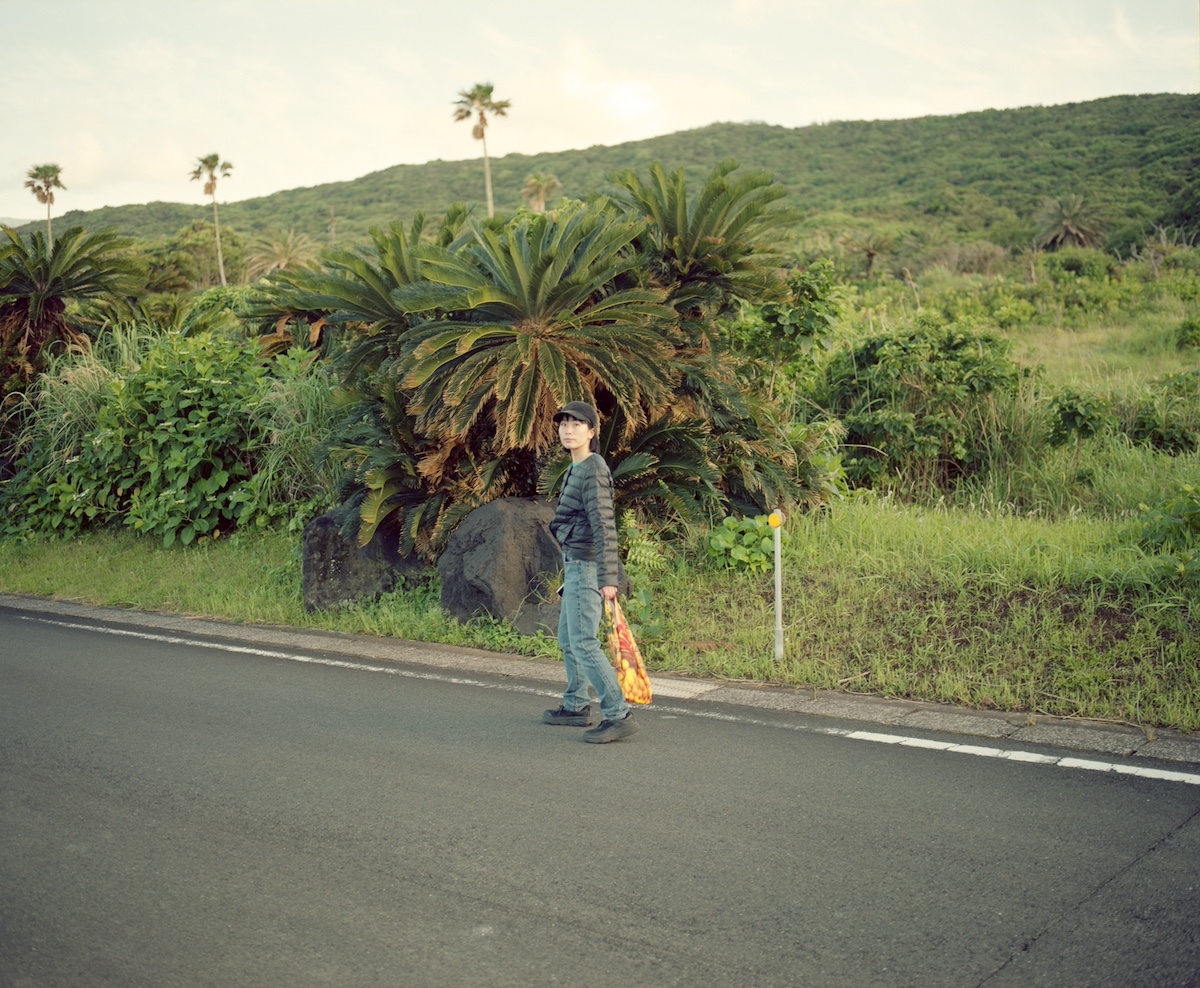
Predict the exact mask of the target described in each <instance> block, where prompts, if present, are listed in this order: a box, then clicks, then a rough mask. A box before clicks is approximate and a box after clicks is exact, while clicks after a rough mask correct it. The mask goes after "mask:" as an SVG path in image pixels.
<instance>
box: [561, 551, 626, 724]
mask: <svg viewBox="0 0 1200 988" xmlns="http://www.w3.org/2000/svg"><path fill="white" fill-rule="evenodd" d="M603 612H604V598H603V597H601V596H600V587H599V586H597V568H596V563H595V562H594V561H589V560H586V559H565V560H564V561H563V595H562V609H561V610H560V611H559V617H558V644H559V646H560V647H561V648H562V653H563V664H564V665H565V666H566V667H567V690H566V692H565V693H563V706H564V707H566V708H567V709H568V710H580V709H582V708H583V707H585V706H587V705H588V703H589V702H590V697H589V696H588V683H589V682H590V683H591V685H592V686H593V687H595V690H596V695H597V696H598V697H599V698H600V715H601V716H602V717H603V718H604V719H605V720H620V719H621V718H622V717H624V716H625V715H626V714H627V713H629V704H628V703H626V702H625V695H624V694H623V693H622V692H621V684H620V683H619V682H617V673H616V671H615V670H614V669H613V667H612V663H611V662H609V660H608V656H607V655H605V654H604V650H603V649H602V648H601V647H600V639H599V638H598V637H597V632H598V631H599V630H600V615H601V614H602V613H603Z"/></svg>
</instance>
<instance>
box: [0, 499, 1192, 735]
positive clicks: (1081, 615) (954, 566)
mask: <svg viewBox="0 0 1200 988" xmlns="http://www.w3.org/2000/svg"><path fill="white" fill-rule="evenodd" d="M1117 527H1118V526H1115V525H1114V524H1111V523H1106V522H1100V521H1095V520H1088V519H1084V518H1076V519H1072V520H1068V521H1045V520H1039V519H1029V518H1015V517H1012V516H1006V515H1004V514H996V513H990V514H989V513H984V512H980V511H964V510H960V509H952V508H944V509H919V508H911V507H903V506H900V505H897V504H894V503H891V502H889V501H886V500H885V501H877V500H861V501H851V502H847V503H845V504H842V505H840V506H838V507H837V508H835V509H834V510H833V511H831V512H829V513H828V514H826V515H823V516H820V517H809V518H803V519H796V520H794V521H792V522H791V523H790V524H789V526H788V530H789V534H790V539H789V542H788V545H787V549H786V553H785V574H786V575H785V598H786V602H785V608H786V610H785V614H786V623H787V629H786V639H787V643H786V654H785V658H784V660H783V661H782V662H781V663H776V662H775V661H774V660H773V651H774V637H773V620H774V618H773V614H774V605H773V596H772V594H773V590H772V586H771V579H770V577H769V576H752V575H749V574H744V573H725V572H717V571H714V570H712V569H710V568H708V567H707V566H705V565H703V563H700V562H694V561H691V560H690V559H688V558H687V557H686V556H683V557H680V558H679V559H677V560H676V561H675V562H674V564H673V565H672V566H671V567H669V568H668V570H667V571H666V572H665V573H663V574H661V575H660V576H659V577H658V578H657V579H655V581H654V583H653V584H652V586H651V591H652V594H653V597H654V599H655V600H656V601H658V602H663V605H662V606H663V608H664V611H665V613H664V614H663V615H662V632H661V635H659V636H657V637H655V638H654V639H652V640H647V641H646V642H645V645H646V649H645V651H646V654H647V657H648V660H649V662H650V664H651V667H652V669H654V670H658V671H663V672H665V671H670V672H673V673H683V674H690V675H700V676H714V677H719V678H729V679H748V680H755V681H764V682H771V683H778V684H786V685H806V686H816V687H819V688H825V689H846V690H851V691H858V692H866V693H871V694H876V695H884V696H896V697H910V698H915V699H924V700H936V701H943V702H955V703H966V704H971V705H975V706H979V707H985V708H991V709H1000V710H1014V711H1018V710H1024V711H1030V712H1033V713H1036V712H1042V713H1046V714H1053V715H1058V716H1080V717H1089V718H1104V719H1113V720H1119V721H1124V722H1129V723H1135V724H1139V725H1141V726H1143V727H1144V728H1147V729H1150V728H1153V727H1171V728H1176V729H1180V730H1186V731H1193V730H1198V729H1200V704H1198V703H1197V699H1198V698H1200V662H1198V652H1200V645H1198V644H1197V640H1198V638H1200V636H1197V634H1196V631H1197V628H1196V622H1195V616H1194V613H1193V604H1194V597H1193V598H1189V597H1188V596H1186V595H1184V594H1172V593H1168V594H1163V593H1161V592H1158V593H1151V592H1149V591H1146V590H1144V589H1139V587H1138V579H1137V568H1138V562H1137V558H1136V553H1134V552H1133V551H1132V550H1131V549H1130V548H1129V547H1128V546H1125V545H1123V544H1122V543H1121V542H1120V540H1119V539H1117V538H1115V537H1114V533H1115V532H1116V530H1117ZM299 583H300V572H299V564H298V562H297V558H296V550H295V537H294V536H287V535H285V534H283V533H269V534H267V535H264V536H261V537H240V536H235V537H234V538H232V539H229V540H226V541H223V542H216V543H211V544H208V545H203V546H196V547H192V548H189V549H187V550H182V549H174V550H169V551H164V550H161V549H159V548H158V547H157V546H156V544H154V543H153V542H151V541H149V540H144V539H142V540H139V539H136V538H134V537H132V536H130V535H127V534H119V535H113V534H95V535H90V536H87V537H85V538H82V539H79V540H78V541H75V542H72V543H67V544H63V543H56V542H35V543H29V544H25V545H16V544H10V545H6V546H4V547H2V548H0V589H3V590H5V591H9V592H17V593H30V594H38V595H44V596H48V597H56V598H60V599H69V600H76V601H82V602H86V603H92V604H104V605H109V606H118V607H131V608H141V609H147V610H161V611H170V612H178V613H187V614H196V615H205V616H212V617H216V618H222V619H227V620H232V621H238V622H265V623H277V624H285V625H292V626H297V627H307V628H325V629H330V630H338V631H350V632H361V633H366V634H375V635H392V636H396V637H400V638H406V639H413V640H423V641H436V642H446V643H451V644H458V645H470V646H475V647H481V648H490V649H497V650H502V651H511V652H517V653H524V654H529V655H544V656H551V655H555V654H556V653H557V649H556V647H555V646H554V643H553V642H551V641H549V640H548V639H540V638H526V637H522V636H519V635H516V634H514V633H513V632H512V631H511V629H509V628H508V627H507V626H506V625H502V624H496V623H493V622H479V623H475V624H470V625H465V626H464V625H460V624H458V623H456V622H454V621H452V620H450V619H448V618H446V617H445V616H444V615H443V614H442V613H441V611H440V610H439V608H438V602H437V591H436V588H434V587H432V586H424V587H419V588H412V589H410V590H409V591H407V592H403V591H402V592H399V593H396V594H393V595H391V596H390V597H388V598H387V599H385V600H383V601H380V602H378V603H373V604H364V605H362V606H359V607H356V608H354V609H347V610H344V611H339V612H334V613H327V614H316V615H312V614H307V613H305V611H304V609H303V605H302V601H301V596H300V590H299ZM665 602H670V603H669V604H667V603H665Z"/></svg>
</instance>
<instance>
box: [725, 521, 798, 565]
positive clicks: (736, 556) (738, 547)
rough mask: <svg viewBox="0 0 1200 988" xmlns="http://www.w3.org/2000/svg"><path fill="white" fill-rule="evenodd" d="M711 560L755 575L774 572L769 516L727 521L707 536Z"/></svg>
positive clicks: (772, 541)
mask: <svg viewBox="0 0 1200 988" xmlns="http://www.w3.org/2000/svg"><path fill="white" fill-rule="evenodd" d="M784 534H786V533H784ZM708 558H709V560H710V561H712V562H713V563H715V564H716V565H717V566H719V567H723V568H726V569H739V570H749V571H750V572H752V573H765V572H767V571H768V570H771V569H774V567H775V532H774V529H772V528H771V525H770V523H769V522H768V521H767V516H766V515H755V516H754V517H753V518H734V517H733V516H732V515H731V516H730V517H728V518H726V519H725V520H724V521H723V522H721V524H720V525H719V526H718V527H717V528H716V529H714V530H713V532H712V533H711V534H710V535H709V537H708Z"/></svg>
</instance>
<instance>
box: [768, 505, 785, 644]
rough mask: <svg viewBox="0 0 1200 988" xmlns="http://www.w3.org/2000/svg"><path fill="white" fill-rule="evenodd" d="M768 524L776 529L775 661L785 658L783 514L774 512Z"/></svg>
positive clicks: (769, 516)
mask: <svg viewBox="0 0 1200 988" xmlns="http://www.w3.org/2000/svg"><path fill="white" fill-rule="evenodd" d="M767 523H768V524H769V525H770V526H771V527H772V528H773V529H775V660H776V661H779V660H780V659H782V658H783V560H782V552H781V551H780V546H781V541H782V533H781V529H782V528H783V512H782V511H772V512H771V514H770V515H768V516H767Z"/></svg>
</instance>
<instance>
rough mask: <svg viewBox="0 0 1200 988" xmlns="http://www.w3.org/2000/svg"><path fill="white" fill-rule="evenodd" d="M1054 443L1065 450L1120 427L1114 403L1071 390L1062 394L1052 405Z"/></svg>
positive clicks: (1061, 392) (1051, 432)
mask: <svg viewBox="0 0 1200 988" xmlns="http://www.w3.org/2000/svg"><path fill="white" fill-rule="evenodd" d="M1050 412H1051V425H1050V437H1049V440H1050V443H1051V444H1052V445H1054V446H1062V445H1064V444H1065V443H1068V442H1075V441H1077V440H1080V439H1090V438H1091V437H1092V436H1095V435H1099V434H1100V433H1102V432H1105V431H1107V430H1109V429H1112V428H1113V427H1114V426H1115V425H1116V421H1117V419H1116V416H1115V415H1114V414H1113V408H1112V402H1111V401H1109V400H1108V399H1107V398H1104V397H1102V396H1101V395H1097V394H1090V393H1088V392H1081V391H1074V390H1071V389H1067V390H1064V391H1060V392H1059V393H1058V394H1057V395H1056V396H1055V397H1054V398H1053V400H1052V401H1051V402H1050Z"/></svg>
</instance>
